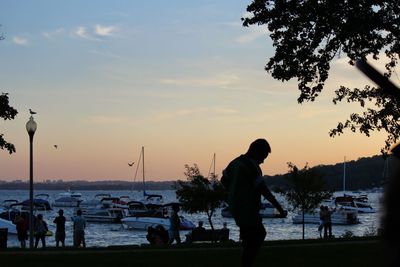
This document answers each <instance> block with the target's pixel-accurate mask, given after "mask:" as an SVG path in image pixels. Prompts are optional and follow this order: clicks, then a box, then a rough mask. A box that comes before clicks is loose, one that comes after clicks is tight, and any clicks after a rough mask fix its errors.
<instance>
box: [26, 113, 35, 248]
mask: <svg viewBox="0 0 400 267" xmlns="http://www.w3.org/2000/svg"><path fill="white" fill-rule="evenodd" d="M36 127H37V125H36V122H35V120H34V119H33V116H31V117H30V118H29V121H28V122H27V123H26V131H27V132H28V135H29V151H30V152H29V247H30V249H33V136H34V134H35V131H36Z"/></svg>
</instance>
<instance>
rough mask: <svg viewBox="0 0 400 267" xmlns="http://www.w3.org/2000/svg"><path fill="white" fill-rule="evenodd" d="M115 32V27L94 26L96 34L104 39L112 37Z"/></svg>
mask: <svg viewBox="0 0 400 267" xmlns="http://www.w3.org/2000/svg"><path fill="white" fill-rule="evenodd" d="M115 31H116V27H114V26H102V25H100V24H97V25H95V26H94V32H95V34H96V35H98V36H102V37H106V36H111V35H113V33H114V32H115Z"/></svg>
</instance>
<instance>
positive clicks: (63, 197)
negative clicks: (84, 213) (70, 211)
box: [53, 191, 83, 207]
mask: <svg viewBox="0 0 400 267" xmlns="http://www.w3.org/2000/svg"><path fill="white" fill-rule="evenodd" d="M82 201H83V197H82V194H81V193H78V192H73V191H67V192H63V193H59V194H58V195H57V197H56V198H55V200H54V202H53V207H79V204H80V203H81V202H82Z"/></svg>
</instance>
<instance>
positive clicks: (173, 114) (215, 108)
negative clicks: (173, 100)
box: [154, 106, 238, 121]
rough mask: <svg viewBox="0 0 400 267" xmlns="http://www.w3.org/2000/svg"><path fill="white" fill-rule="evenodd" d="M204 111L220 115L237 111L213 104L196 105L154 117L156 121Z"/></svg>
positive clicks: (203, 112)
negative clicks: (195, 106) (211, 105)
mask: <svg viewBox="0 0 400 267" xmlns="http://www.w3.org/2000/svg"><path fill="white" fill-rule="evenodd" d="M205 113H212V114H214V115H215V114H220V115H232V114H237V113H238V111H237V110H235V109H233V108H231V107H226V106H213V107H197V108H193V109H179V110H175V111H170V112H161V113H159V114H157V115H156V116H155V117H154V119H155V120H156V121H162V120H169V119H172V118H182V117H188V116H193V115H194V114H205Z"/></svg>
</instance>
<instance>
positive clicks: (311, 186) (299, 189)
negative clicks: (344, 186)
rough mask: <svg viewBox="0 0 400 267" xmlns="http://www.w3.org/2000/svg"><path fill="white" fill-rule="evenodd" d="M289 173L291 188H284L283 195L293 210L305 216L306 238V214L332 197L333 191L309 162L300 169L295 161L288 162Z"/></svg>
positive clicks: (288, 179) (287, 177)
mask: <svg viewBox="0 0 400 267" xmlns="http://www.w3.org/2000/svg"><path fill="white" fill-rule="evenodd" d="M288 167H289V173H288V174H287V175H286V177H285V178H286V179H287V181H288V185H289V188H288V189H286V191H283V190H282V193H283V195H284V196H285V198H286V200H287V201H288V203H289V204H291V205H292V207H293V210H299V211H301V213H302V218H303V239H304V214H305V213H307V212H311V211H314V209H315V208H317V207H318V206H319V204H320V203H321V201H322V200H324V199H327V198H330V197H331V196H332V191H329V190H326V189H325V184H324V181H323V179H322V176H321V175H320V174H319V173H318V172H316V171H315V170H314V169H310V168H309V167H308V164H306V166H304V168H303V169H301V170H299V169H298V168H297V167H296V165H293V163H291V162H289V163H288Z"/></svg>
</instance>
